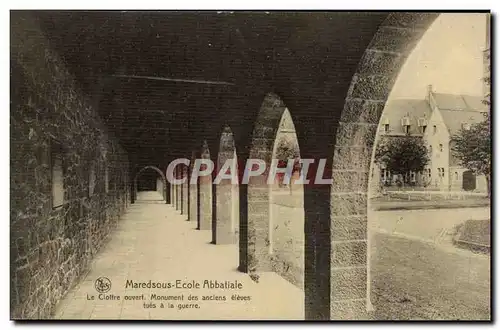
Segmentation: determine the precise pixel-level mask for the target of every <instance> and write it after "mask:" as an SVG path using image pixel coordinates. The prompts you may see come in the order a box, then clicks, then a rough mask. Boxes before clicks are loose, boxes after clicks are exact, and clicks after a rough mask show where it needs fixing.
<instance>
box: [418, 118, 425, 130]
mask: <svg viewBox="0 0 500 330" xmlns="http://www.w3.org/2000/svg"><path fill="white" fill-rule="evenodd" d="M418 127H419V128H420V133H422V134H424V133H425V130H426V129H427V118H425V117H422V118H419V119H418Z"/></svg>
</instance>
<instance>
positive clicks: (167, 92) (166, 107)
mask: <svg viewBox="0 0 500 330" xmlns="http://www.w3.org/2000/svg"><path fill="white" fill-rule="evenodd" d="M33 15H34V16H35V17H36V18H37V19H38V21H39V24H40V26H41V28H42V31H44V33H45V34H46V36H47V38H48V40H49V42H50V44H51V46H52V47H53V48H54V49H55V50H56V51H57V52H58V54H59V55H60V56H61V57H62V58H63V59H64V61H65V62H66V64H67V66H68V68H69V70H70V72H72V73H73V74H74V75H75V77H76V78H77V81H78V83H79V85H80V86H81V88H82V89H83V91H84V92H85V93H87V94H88V95H90V96H91V97H92V98H94V99H95V100H97V101H98V102H99V112H100V115H101V117H102V118H103V119H104V120H105V121H106V123H107V125H108V127H109V128H110V130H111V131H113V132H114V134H115V135H116V136H117V137H118V138H119V139H120V140H121V142H122V145H123V146H124V147H125V148H126V149H128V150H129V152H130V153H135V154H137V155H138V156H137V157H138V158H142V159H144V162H146V163H160V162H163V161H164V158H165V157H172V156H176V155H180V154H186V150H185V148H186V146H187V145H188V144H185V143H183V140H185V139H190V138H191V137H192V136H193V134H194V133H196V132H203V131H204V129H205V128H206V127H207V126H210V119H211V118H213V116H223V115H224V109H223V108H224V107H227V106H228V105H227V102H225V100H226V99H228V98H231V97H233V98H237V97H239V96H238V95H239V94H240V92H241V89H244V88H248V87H249V86H250V87H251V86H259V85H260V84H262V83H263V82H264V81H266V80H267V81H272V80H273V78H274V77H275V76H279V75H280V70H284V69H283V68H284V67H285V66H288V71H289V72H293V71H300V70H304V69H305V68H306V66H308V67H318V68H317V69H318V70H317V72H309V73H307V72H306V74H307V77H309V78H308V79H313V80H312V82H311V83H312V84H317V83H318V81H319V80H321V79H320V78H318V74H323V75H325V76H328V73H326V72H322V71H321V70H322V69H321V68H320V67H319V66H320V65H323V64H324V63H326V62H325V61H326V60H328V57H330V61H332V60H334V59H335V58H336V57H338V58H342V61H343V64H341V62H339V61H336V62H335V61H334V62H331V63H332V64H330V63H327V64H325V65H326V66H328V67H330V68H332V70H334V69H337V68H336V66H337V65H338V66H343V67H342V69H341V70H337V71H338V72H339V77H340V76H342V75H345V76H348V75H349V74H351V71H352V70H353V68H355V66H356V65H357V60H358V58H359V56H360V52H362V50H360V49H357V48H352V49H351V48H349V47H348V43H349V38H350V36H349V33H346V31H352V34H356V33H357V34H358V36H357V37H358V38H365V39H366V41H363V42H365V43H367V42H368V41H369V40H370V39H371V37H372V35H373V31H374V30H375V29H376V27H377V26H378V25H379V24H380V22H382V21H383V19H384V18H385V17H386V16H387V13H349V14H347V13H339V12H337V13H335V12H327V13H322V12H311V13H307V12H288V13H284V12H271V13H266V12H234V13H233V12H215V11H210V12H165V11H159V12H154V11H153V12H152V11H71V12H70V11H36V12H33ZM311 26H314V28H311ZM363 26H364V27H365V28H366V27H369V28H368V29H366V32H364V31H365V30H363V29H362V28H363ZM358 28H360V29H361V31H359V32H358V31H356V29H358ZM321 31H327V33H324V34H322V33H321ZM355 31H356V32H355ZM318 32H320V33H318ZM330 43H331V45H332V46H325V45H329V44H330ZM335 45H337V46H335ZM339 45H344V46H345V48H342V47H340V48H339ZM330 47H331V48H330ZM315 52H316V53H318V54H320V53H321V54H322V55H320V56H317V57H311V53H313V54H314V53H315ZM323 54H325V55H323ZM351 54H353V55H356V56H351ZM292 62H293V63H292ZM351 62H352V63H351ZM336 63H337V64H336ZM301 64H304V65H303V66H301ZM346 64H348V65H350V67H349V68H350V69H349V70H350V71H349V70H346V69H344V67H346ZM351 67H352V68H351ZM144 77H149V78H148V79H146V78H144ZM155 77H156V78H157V79H151V78H155ZM162 78H168V79H170V80H164V79H162ZM316 78H318V79H319V80H318V81H316V80H315V79H316ZM255 110H256V111H258V107H257V108H256V109H255ZM166 153H169V156H165V155H166ZM145 155H147V156H148V157H146V156H145Z"/></svg>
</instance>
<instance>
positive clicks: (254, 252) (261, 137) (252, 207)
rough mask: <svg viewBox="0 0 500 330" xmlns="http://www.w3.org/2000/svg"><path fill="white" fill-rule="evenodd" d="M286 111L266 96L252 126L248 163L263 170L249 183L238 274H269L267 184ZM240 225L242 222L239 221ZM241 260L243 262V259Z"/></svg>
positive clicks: (268, 193) (269, 94)
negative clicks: (260, 162)
mask: <svg viewBox="0 0 500 330" xmlns="http://www.w3.org/2000/svg"><path fill="white" fill-rule="evenodd" d="M285 109H286V107H285V104H284V103H283V101H282V100H281V99H280V98H279V97H278V95H276V94H274V93H268V94H267V95H266V96H265V97H264V100H263V102H262V105H261V107H260V110H259V114H258V116H257V120H256V122H255V126H254V130H253V134H252V140H251V145H250V154H249V159H260V160H263V161H264V162H265V164H266V170H265V171H264V173H262V174H261V175H259V176H253V177H250V178H249V181H248V187H247V189H248V197H247V198H248V215H247V219H246V223H240V231H241V235H240V243H239V244H240V254H241V253H242V254H243V256H241V255H240V259H243V260H240V270H242V271H246V272H250V273H252V272H256V271H259V272H262V271H269V270H271V259H270V254H269V243H270V242H269V216H270V212H269V201H270V191H269V185H268V184H267V176H268V173H269V165H270V164H271V160H272V156H273V149H274V142H275V139H276V133H277V131H278V128H279V124H280V121H281V118H282V116H283V113H284V111H285ZM240 221H241V220H240ZM242 257H243V258H242Z"/></svg>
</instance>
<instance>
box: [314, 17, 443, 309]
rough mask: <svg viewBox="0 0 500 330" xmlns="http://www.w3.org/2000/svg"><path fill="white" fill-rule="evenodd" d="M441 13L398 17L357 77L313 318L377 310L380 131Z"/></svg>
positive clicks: (343, 129)
mask: <svg viewBox="0 0 500 330" xmlns="http://www.w3.org/2000/svg"><path fill="white" fill-rule="evenodd" d="M438 15H439V14H436V13H402V12H397V13H391V14H390V15H389V16H388V17H387V18H386V19H385V21H384V22H383V23H382V24H381V25H380V26H379V28H378V30H377V32H376V33H375V35H374V37H373V38H372V41H371V42H370V44H369V45H368V47H367V48H366V49H365V51H364V53H363V56H362V57H361V60H360V62H359V64H358V67H357V70H356V73H355V74H354V76H353V78H352V81H351V84H350V87H349V91H348V94H347V97H346V99H345V104H344V108H343V110H342V113H341V116H340V122H339V124H338V126H337V129H336V134H335V144H334V152H333V159H332V179H333V183H332V185H331V194H330V197H331V198H330V205H331V207H330V216H331V220H330V222H329V223H328V224H327V226H328V229H329V232H330V235H329V237H328V238H323V239H321V240H320V239H317V240H316V242H315V247H316V249H314V252H313V253H314V254H315V255H316V256H317V257H318V259H319V258H320V256H321V255H322V256H325V255H328V256H329V257H328V258H324V257H323V258H321V259H322V260H324V262H322V263H321V264H319V263H318V264H315V265H313V267H314V268H315V273H316V276H315V277H316V278H314V279H311V282H313V283H315V285H316V288H314V290H311V291H310V292H308V291H307V289H306V311H305V312H306V318H308V319H310V318H325V317H327V318H330V319H359V318H364V316H365V315H366V311H367V310H369V309H370V308H371V302H370V281H371V280H370V274H369V266H370V260H369V255H370V251H369V244H368V239H369V236H368V223H367V210H368V198H367V196H368V190H369V177H370V166H371V163H372V159H373V151H374V147H375V138H376V133H377V128H378V125H379V121H380V117H381V114H382V111H383V109H384V107H385V104H386V101H387V98H388V96H389V93H390V91H391V90H392V87H393V85H394V82H395V80H396V78H397V76H398V74H399V72H400V69H401V68H402V66H403V64H404V63H405V61H406V59H407V57H408V56H409V54H410V53H411V51H412V50H413V48H414V47H415V45H416V44H417V43H418V41H419V40H420V39H421V37H422V36H423V34H424V33H425V32H426V31H427V29H428V28H429V26H430V25H431V24H432V23H433V22H434V20H435V19H436V17H437V16H438ZM322 230H324V229H322ZM325 247H326V248H328V250H329V251H326V250H325ZM326 265H328V269H326V267H325V266H326ZM323 277H324V278H323ZM326 292H328V296H323V295H324V294H325V293H326Z"/></svg>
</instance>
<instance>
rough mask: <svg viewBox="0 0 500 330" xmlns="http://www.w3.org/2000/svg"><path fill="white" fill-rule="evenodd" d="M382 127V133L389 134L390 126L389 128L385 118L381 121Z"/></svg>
mask: <svg viewBox="0 0 500 330" xmlns="http://www.w3.org/2000/svg"><path fill="white" fill-rule="evenodd" d="M382 126H383V127H384V132H385V133H389V130H390V126H389V119H388V118H385V119H384V120H383V121H382Z"/></svg>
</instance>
